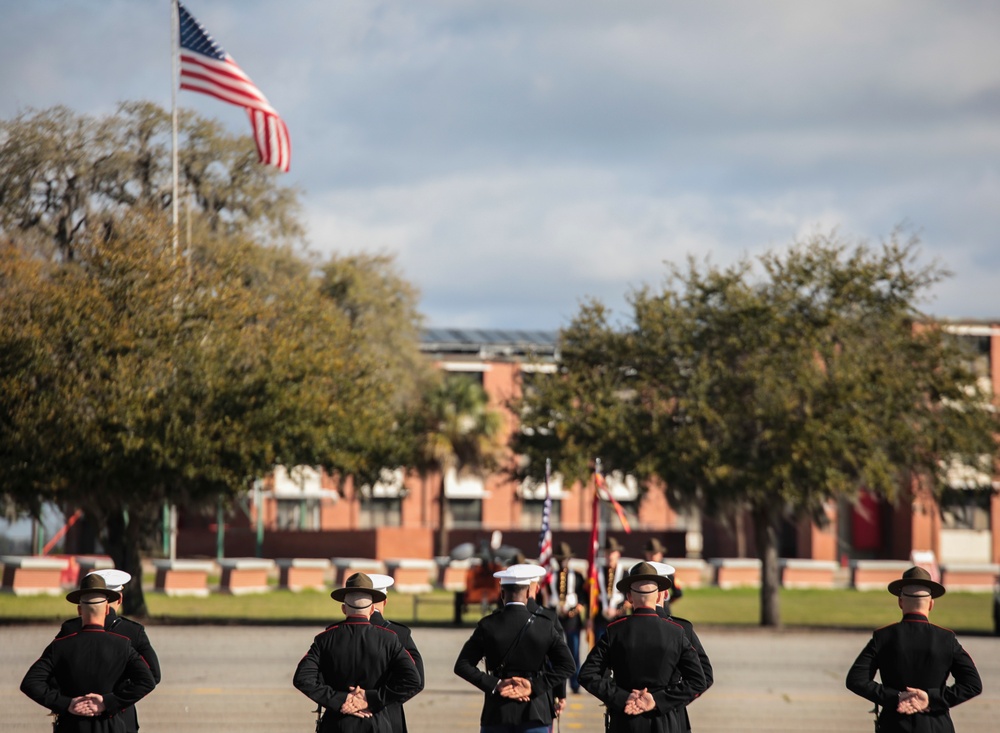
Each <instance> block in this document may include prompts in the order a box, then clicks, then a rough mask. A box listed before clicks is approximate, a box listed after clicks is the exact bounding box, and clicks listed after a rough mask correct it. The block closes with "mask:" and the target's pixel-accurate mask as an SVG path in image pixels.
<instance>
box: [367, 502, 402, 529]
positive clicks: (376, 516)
mask: <svg viewBox="0 0 1000 733" xmlns="http://www.w3.org/2000/svg"><path fill="white" fill-rule="evenodd" d="M359 523H360V525H361V527H362V528H363V529H373V528H375V527H399V526H400V525H402V524H403V501H402V499H400V498H399V497H393V498H380V497H371V498H367V499H362V500H361V514H360V517H359Z"/></svg>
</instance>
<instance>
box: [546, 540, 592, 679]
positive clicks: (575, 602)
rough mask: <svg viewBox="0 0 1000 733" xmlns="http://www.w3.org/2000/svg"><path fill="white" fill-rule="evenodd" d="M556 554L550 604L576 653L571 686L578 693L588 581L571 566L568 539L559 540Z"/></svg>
mask: <svg viewBox="0 0 1000 733" xmlns="http://www.w3.org/2000/svg"><path fill="white" fill-rule="evenodd" d="M554 558H555V560H556V561H557V562H558V563H559V572H557V573H552V582H551V584H550V587H549V589H548V602H547V605H548V607H549V608H551V609H552V610H553V611H555V613H556V616H557V617H558V618H559V623H560V624H561V625H562V628H563V633H564V635H565V638H566V646H567V647H568V648H569V653H570V654H572V655H573V674H572V675H571V676H570V678H569V686H570V689H572V690H573V692H574V693H578V692H580V680H579V678H578V676H577V675H578V671H579V669H580V632H581V631H583V622H584V612H585V609H586V606H585V605H584V603H583V599H584V598H585V594H586V584H585V582H584V580H583V576H582V575H580V573H578V572H576V571H575V570H572V569H571V568H570V566H569V561H570V560H571V559H572V558H573V550H572V548H571V547H570V546H569V543H568V542H560V543H559V552H557V553H555V555H554Z"/></svg>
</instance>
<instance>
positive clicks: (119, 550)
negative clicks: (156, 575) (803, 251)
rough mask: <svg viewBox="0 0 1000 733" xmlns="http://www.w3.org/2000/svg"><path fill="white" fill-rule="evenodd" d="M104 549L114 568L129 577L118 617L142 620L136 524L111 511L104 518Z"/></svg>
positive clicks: (144, 612)
mask: <svg viewBox="0 0 1000 733" xmlns="http://www.w3.org/2000/svg"><path fill="white" fill-rule="evenodd" d="M106 527H107V540H106V542H105V549H106V550H107V552H108V554H109V555H110V556H111V559H112V560H114V561H115V567H116V568H118V569H119V570H124V571H125V572H126V573H128V574H129V575H131V576H132V580H131V581H130V582H129V584H128V585H127V586H125V591H124V600H123V603H122V615H124V616H139V617H145V616H148V615H149V610H148V609H147V608H146V596H145V595H144V594H143V590H142V557H141V555H140V552H139V532H140V527H139V522H138V521H131V522H130V521H129V517H128V515H126V514H125V512H123V511H113V512H111V514H110V515H109V516H108V519H107V523H106Z"/></svg>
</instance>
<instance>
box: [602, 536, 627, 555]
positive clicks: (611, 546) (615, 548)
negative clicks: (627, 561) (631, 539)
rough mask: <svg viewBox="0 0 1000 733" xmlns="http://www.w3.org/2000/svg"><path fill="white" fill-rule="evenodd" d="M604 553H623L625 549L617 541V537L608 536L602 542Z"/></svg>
mask: <svg viewBox="0 0 1000 733" xmlns="http://www.w3.org/2000/svg"><path fill="white" fill-rule="evenodd" d="M604 551H605V552H625V548H624V547H623V546H622V543H621V542H619V541H618V538H617V537H611V536H610V535H609V536H608V539H607V540H605V541H604Z"/></svg>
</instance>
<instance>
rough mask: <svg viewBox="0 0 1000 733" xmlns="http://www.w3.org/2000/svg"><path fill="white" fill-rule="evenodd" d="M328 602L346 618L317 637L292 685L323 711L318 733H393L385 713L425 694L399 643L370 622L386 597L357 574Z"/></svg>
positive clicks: (414, 668) (394, 636)
mask: <svg viewBox="0 0 1000 733" xmlns="http://www.w3.org/2000/svg"><path fill="white" fill-rule="evenodd" d="M330 596H331V597H332V598H333V599H334V600H336V601H341V602H343V605H342V606H341V609H342V610H343V612H344V615H345V616H347V618H345V619H344V621H342V622H340V623H337V624H333V625H332V626H330V627H329V628H327V629H326V631H324V632H323V633H321V634H319V635H318V636H316V638H315V639H314V640H313V643H312V645H311V646H310V647H309V650H308V651H307V652H306V655H305V656H304V657H303V658H302V660H301V661H300V662H299V664H298V666H297V667H296V668H295V674H294V676H293V678H292V683H293V684H294V685H295V687H296V689H298V690H299V691H301V692H302V693H303V694H304V695H306V696H307V697H308V698H309V699H310V700H312V701H313V702H315V703H317V704H319V705H320V706H321V708H323V709H324V710H325V712H324V713H323V717H322V719H321V721H320V723H319V725H318V726H317V731H318V733H362V732H364V733H372V731H375V732H376V733H391V732H392V722H391V720H390V717H389V715H388V714H387V713H386V707H387V706H389V705H392V704H394V703H398V704H400V705H401V704H402V703H404V702H406V701H407V700H409V699H410V698H411V697H413V696H414V695H416V694H417V692H419V691H420V689H421V683H420V675H419V674H418V672H417V666H416V664H415V663H414V661H413V659H411V658H410V655H409V654H407V652H406V649H405V648H403V643H402V642H401V641H400V640H399V637H398V636H397V635H396V634H395V633H393V632H392V631H390V630H389V629H387V628H383V627H381V626H375V625H373V624H372V623H371V622H370V617H371V614H372V611H374V603H375V602H378V601H384V600H385V593H383V592H381V591H377V590H375V589H374V588H373V587H372V581H371V578H369V577H368V576H367V575H365V574H364V573H355V574H354V575H352V576H351V577H349V578H348V579H347V582H346V583H345V586H344V587H343V588H338V589H337V590H335V591H333V592H332V593H331V594H330Z"/></svg>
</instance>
